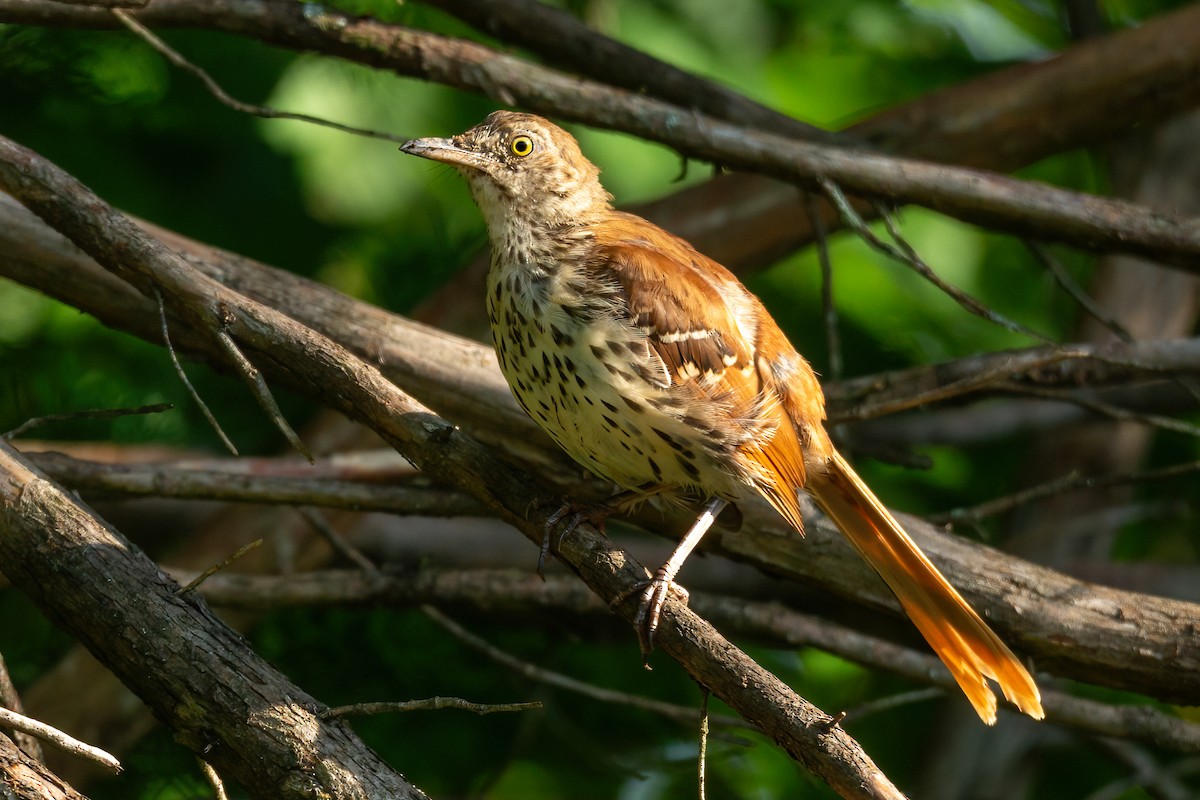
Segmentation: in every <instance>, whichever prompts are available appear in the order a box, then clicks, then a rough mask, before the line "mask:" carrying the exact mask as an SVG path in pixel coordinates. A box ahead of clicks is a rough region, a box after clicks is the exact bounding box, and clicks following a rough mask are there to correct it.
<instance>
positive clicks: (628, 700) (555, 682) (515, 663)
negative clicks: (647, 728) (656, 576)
mask: <svg viewBox="0 0 1200 800" xmlns="http://www.w3.org/2000/svg"><path fill="white" fill-rule="evenodd" d="M421 611H422V612H423V613H424V614H425V616H427V617H429V618H430V619H432V620H433V621H434V622H436V623H437V624H438V625H441V626H442V628H444V629H445V630H447V631H449V632H450V634H451V635H453V636H454V638H456V639H458V640H459V641H460V642H463V643H464V644H466V645H467V646H469V647H471V648H472V649H474V650H477V651H478V652H480V653H483V654H484V655H485V656H487V657H488V658H490V659H491V660H492V661H495V662H496V663H497V664H500V665H501V666H503V667H507V668H508V669H510V670H512V671H513V672H515V673H517V674H518V675H521V676H523V677H525V678H528V679H530V680H533V681H537V682H538V683H544V684H546V685H547V686H554V687H555V688H558V689H565V690H567V691H568V692H574V693H576V694H580V695H583V696H585V697H590V698H592V699H593V700H599V701H601V702H603V703H614V704H616V705H623V706H628V707H630V708H637V709H641V710H642V711H649V712H650V713H652V714H657V715H658V716H660V717H665V718H667V719H670V720H674V721H675V722H680V723H683V724H685V725H691V724H692V723H694V722H695V721H696V709H694V708H689V707H687V706H679V705H675V704H673V703H664V702H661V701H659V700H650V699H648V698H645V697H638V696H637V695H631V694H628V693H626V692H618V691H615V690H613V689H605V688H603V687H600V686H594V685H592V684H590V683H587V682H585V681H581V680H578V679H576V678H572V677H569V676H567V675H563V674H562V673H560V672H554V671H553V670H548V669H544V668H543V667H539V666H537V665H536V664H532V663H530V662H528V661H522V660H521V659H519V658H516V657H515V656H513V655H511V654H509V653H506V652H504V651H503V650H501V649H500V648H498V647H496V646H495V645H493V644H491V643H489V642H488V641H487V640H485V639H483V638H482V637H480V636H477V635H475V634H473V633H471V632H470V631H468V630H467V629H466V628H464V627H463V626H462V625H459V624H458V623H457V622H455V621H454V620H452V619H450V617H448V616H446V615H445V614H444V613H442V612H441V611H440V610H439V609H437V608H436V607H434V606H431V605H428V604H426V605H422V606H421ZM715 721H716V723H717V724H718V725H723V726H727V727H731V728H744V729H746V730H752V731H757V730H759V728H758V726H757V725H753V724H751V723H749V722H746V721H745V720H741V719H738V718H737V717H725V716H722V717H719V718H717V719H716V720H715Z"/></svg>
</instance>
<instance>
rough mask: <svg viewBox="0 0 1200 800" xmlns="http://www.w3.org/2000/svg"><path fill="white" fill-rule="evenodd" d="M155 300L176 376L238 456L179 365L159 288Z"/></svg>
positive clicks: (219, 436) (212, 425) (232, 451)
mask: <svg viewBox="0 0 1200 800" xmlns="http://www.w3.org/2000/svg"><path fill="white" fill-rule="evenodd" d="M154 298H155V300H157V301H158V319H159V321H160V322H161V323H162V337H163V344H164V345H165V346H166V348H167V354H168V355H169V356H170V357H171V363H172V364H173V365H174V366H175V374H176V375H178V376H179V380H180V381H182V382H183V385H184V387H186V388H187V390H188V394H190V395H191V396H192V400H194V401H195V402H196V405H198V406H199V407H200V413H202V414H203V415H204V418H205V419H206V420H208V424H209V425H210V426H211V427H212V429H213V430H214V431H216V433H217V438H219V439H220V440H221V444H223V445H225V449H226V450H228V451H229V452H230V453H232V454H233V455H235V456H236V455H237V454H238V450H237V448H236V447H234V445H233V442H232V441H231V440H230V438H229V437H228V436H226V435H225V431H224V429H222V428H221V423H219V422H217V418H216V416H214V415H213V413H212V410H211V409H209V407H208V403H205V402H204V399H203V398H202V397H200V393H199V392H197V391H196V387H195V386H193V385H192V382H191V380H190V379H189V378H188V376H187V373H186V372H184V371H183V364H180V363H179V356H178V355H176V354H175V347H174V345H172V344H171V334H170V331H169V330H168V326H167V309H166V306H165V305H164V304H163V297H162V292H160V291H159V290H158V287H157V286H155V287H154Z"/></svg>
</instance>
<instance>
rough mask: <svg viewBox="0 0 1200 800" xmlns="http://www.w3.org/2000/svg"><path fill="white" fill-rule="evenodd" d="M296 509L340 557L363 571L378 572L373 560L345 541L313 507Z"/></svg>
mask: <svg viewBox="0 0 1200 800" xmlns="http://www.w3.org/2000/svg"><path fill="white" fill-rule="evenodd" d="M296 511H297V512H299V514H300V516H302V517H304V518H305V519H306V520H308V523H309V524H310V525H312V526H313V528H315V529H316V531H317V533H319V534H321V536H322V537H323V538H324V539H325V541H327V542H329V544H330V546H332V547H333V549H334V550H336V551H337V552H338V553H339V554H340V555H341V556H342V557H344V558H346V559H348V560H350V561H351V562H352V563H354V564H357V565H358V567H359V569H361V570H363V571H365V572H374V573H377V572H379V567H377V566H376V565H375V562H373V561H371V559H369V558H367V557H366V556H365V555H363V552H362V551H361V550H359V549H358V548H357V547H355V546H354V545H352V544H350V543H349V542H348V541H346V537H344V536H342V535H341V534H340V533H338V532H337V531H336V530H334V527H333V526H332V525H330V524H329V522H328V521H327V520H326V519H325V518H324V517H323V516H321V515H320V514H318V513H317V511H316V510H315V509H312V508H297V509H296Z"/></svg>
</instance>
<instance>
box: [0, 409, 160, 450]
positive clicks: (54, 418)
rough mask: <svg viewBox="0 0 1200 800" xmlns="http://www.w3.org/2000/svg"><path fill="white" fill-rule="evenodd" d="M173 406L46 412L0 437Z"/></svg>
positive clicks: (154, 411) (8, 437) (133, 414)
mask: <svg viewBox="0 0 1200 800" xmlns="http://www.w3.org/2000/svg"><path fill="white" fill-rule="evenodd" d="M174 407H175V406H173V405H171V404H170V403H154V404H152V405H148V406H138V407H137V408H95V409H88V410H85V411H72V412H70V413H68V414H46V415H45V416H42V417H33V418H32V419H27V420H25V421H24V422H22V423H21V424H20V425H18V426H17V427H15V428H13V429H12V430H11V431H9V432H8V433H5V434H4V435H3V436H0V439H8V440H10V441H11V440H13V439H15V438H17V437H18V436H20V435H21V434H23V433H26V432H27V431H30V430H32V429H34V428H37V427H39V426H41V425H45V424H47V423H50V422H69V421H71V420H76V419H113V418H115V417H131V416H135V415H137V414H161V413H162V412H164V411H170V410H171V409H173V408H174Z"/></svg>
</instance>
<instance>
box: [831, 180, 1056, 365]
mask: <svg viewBox="0 0 1200 800" xmlns="http://www.w3.org/2000/svg"><path fill="white" fill-rule="evenodd" d="M872 204H873V205H874V207H875V211H876V213H878V214H879V217H880V219H882V220H883V226H884V228H885V229H886V230H887V232H888V236H890V237H891V238H892V241H893V242H895V243H896V245H897V246H898V247H899V248H900V253H901V254H902V257H901V259H900V261H901V263H902V264H907V265H908V266H909V267H911V268H912V269H913V270H915V271H916V272H917V274H919V275H920V276H921V277H923V278H925V280H927V281H929V282H930V283H932V284H933V285H934V286H936V287H937V288H939V289H941V290H942V291H943V292H945V293H946V294H947V295H949V296H950V298H951V299H952V300H954V302H956V303H958V304H959V305H960V306H962V307H963V308H965V309H966V310H967V311H969V312H971V313H972V314H975V315H976V316H979V317H982V318H983V319H986V320H987V321H988V322H991V323H994V324H996V325H999V326H1001V327H1003V328H1008V329H1009V330H1011V331H1013V332H1015V333H1023V334H1025V335H1026V336H1032V337H1033V338H1035V339H1039V340H1041V341H1042V342H1045V343H1046V344H1054V340H1053V339H1050V338H1049V337H1047V336H1043V335H1042V334H1040V333H1038V332H1037V331H1035V330H1033V329H1032V328H1027V327H1026V326H1024V325H1022V324H1021V323H1019V322H1017V321H1015V320H1011V319H1009V318H1008V317H1006V316H1004V315H1003V314H1001V313H999V312H998V311H995V310H993V309H991V308H988V307H987V306H986V305H984V304H983V303H982V302H981V301H979V300H977V299H976V298H974V297H972V296H971V295H969V294H967V293H966V292H964V291H963V290H962V289H959V288H958V287H957V286H954V285H952V284H949V283H947V282H946V281H944V280H942V278H941V276H940V275H938V274H937V273H936V272H934V271H933V268H932V267H930V266H929V265H928V264H927V263H925V259H923V258H921V256H920V254H919V253H917V250H916V248H915V247H913V246H912V244H911V243H910V242H909V241H908V240H907V239H905V238H904V236H903V234H901V233H900V226H899V225H897V224H896V215H895V213H894V212H893V210H892V209H890V208H888V207H887V206H884V205H883V204H882V203H880V202H879V201H873V203H872ZM846 205H847V207H848V208H850V210H851V211H853V207H852V206H850V204H849V203H847V204H846ZM860 221H861V218H860ZM865 227H866V226H865V224H864V228H865ZM867 230H870V228H867Z"/></svg>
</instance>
